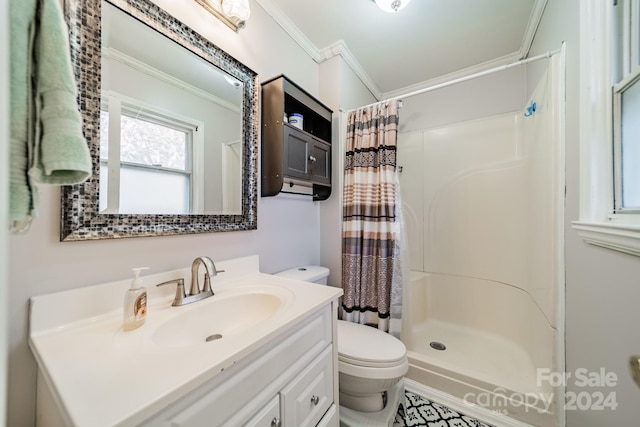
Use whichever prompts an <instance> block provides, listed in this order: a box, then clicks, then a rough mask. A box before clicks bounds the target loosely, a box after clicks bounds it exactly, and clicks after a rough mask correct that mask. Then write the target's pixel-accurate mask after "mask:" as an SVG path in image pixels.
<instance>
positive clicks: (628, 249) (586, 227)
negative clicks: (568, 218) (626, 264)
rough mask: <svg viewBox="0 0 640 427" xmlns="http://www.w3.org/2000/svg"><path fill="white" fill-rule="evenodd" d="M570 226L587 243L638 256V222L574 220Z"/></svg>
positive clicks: (639, 252) (639, 247)
mask: <svg viewBox="0 0 640 427" xmlns="http://www.w3.org/2000/svg"><path fill="white" fill-rule="evenodd" d="M572 226H573V228H574V229H575V230H577V231H578V234H579V235H580V237H582V239H583V240H584V241H585V242H587V243H590V244H592V245H596V246H601V247H604V248H608V249H613V250H615V251H619V252H624V253H626V254H630V255H635V256H640V224H611V223H604V222H587V221H574V222H573V223H572Z"/></svg>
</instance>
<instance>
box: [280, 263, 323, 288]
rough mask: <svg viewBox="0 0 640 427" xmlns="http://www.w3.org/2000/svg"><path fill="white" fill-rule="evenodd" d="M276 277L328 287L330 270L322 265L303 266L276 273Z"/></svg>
mask: <svg viewBox="0 0 640 427" xmlns="http://www.w3.org/2000/svg"><path fill="white" fill-rule="evenodd" d="M276 276H284V277H289V278H291V279H296V280H302V281H305V282H313V283H318V284H321V285H326V284H327V277H329V269H328V268H327V267H322V266H320V265H302V266H300V267H294V268H290V269H288V270H284V271H281V272H280V273H276Z"/></svg>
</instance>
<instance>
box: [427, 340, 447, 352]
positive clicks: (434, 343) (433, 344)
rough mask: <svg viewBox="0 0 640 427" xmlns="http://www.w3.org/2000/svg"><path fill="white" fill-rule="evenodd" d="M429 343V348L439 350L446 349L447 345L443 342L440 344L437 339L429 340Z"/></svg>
mask: <svg viewBox="0 0 640 427" xmlns="http://www.w3.org/2000/svg"><path fill="white" fill-rule="evenodd" d="M429 345H430V346H431V348H433V349H434V350H440V351H442V350H446V349H447V346H446V345H444V344H442V343H441V342H438V341H431V342H430V343H429Z"/></svg>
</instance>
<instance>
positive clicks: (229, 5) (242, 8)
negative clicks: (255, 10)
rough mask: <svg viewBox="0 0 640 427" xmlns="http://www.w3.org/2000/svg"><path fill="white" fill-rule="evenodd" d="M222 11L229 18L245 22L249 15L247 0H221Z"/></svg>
mask: <svg viewBox="0 0 640 427" xmlns="http://www.w3.org/2000/svg"><path fill="white" fill-rule="evenodd" d="M222 11H223V12H224V14H225V15H227V16H228V17H230V18H238V19H239V20H241V21H246V20H247V19H249V15H251V10H250V9H249V0H222Z"/></svg>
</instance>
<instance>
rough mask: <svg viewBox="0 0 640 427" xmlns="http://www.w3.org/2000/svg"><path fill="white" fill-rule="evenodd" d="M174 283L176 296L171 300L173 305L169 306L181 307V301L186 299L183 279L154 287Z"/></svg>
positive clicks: (168, 281)
mask: <svg viewBox="0 0 640 427" xmlns="http://www.w3.org/2000/svg"><path fill="white" fill-rule="evenodd" d="M174 283H175V284H176V296H175V297H174V298H173V303H172V304H171V305H173V306H178V305H182V300H184V299H185V298H186V297H187V294H186V293H185V291H184V279H173V280H167V281H166V282H162V283H158V284H157V285H156V286H165V285H172V284H174Z"/></svg>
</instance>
